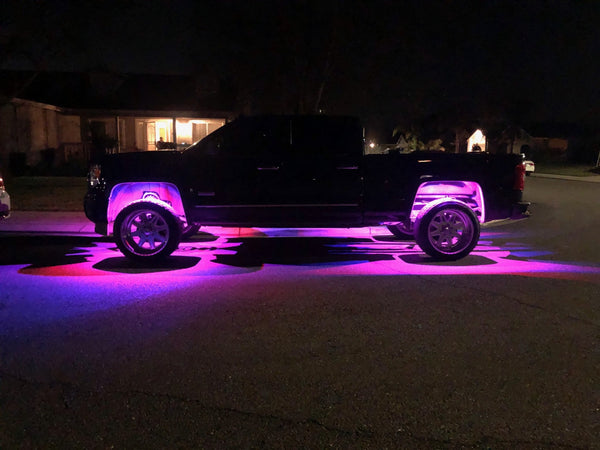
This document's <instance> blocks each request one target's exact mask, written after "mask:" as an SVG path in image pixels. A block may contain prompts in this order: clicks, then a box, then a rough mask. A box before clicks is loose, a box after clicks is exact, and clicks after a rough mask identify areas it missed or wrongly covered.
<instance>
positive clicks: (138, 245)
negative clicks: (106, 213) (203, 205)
mask: <svg viewBox="0 0 600 450" xmlns="http://www.w3.org/2000/svg"><path fill="white" fill-rule="evenodd" d="M178 230H179V228H178V227H177V224H176V222H175V219H174V218H173V216H172V215H171V214H170V213H169V212H168V211H166V210H165V209H164V208H162V207H160V206H158V205H155V204H152V203H145V202H142V203H139V204H133V205H130V206H128V207H127V208H125V209H124V210H123V211H121V213H120V214H119V215H118V216H117V220H115V238H116V241H117V246H118V247H119V249H120V250H121V251H122V252H123V254H125V256H128V257H131V258H134V259H138V260H152V259H158V258H162V257H165V256H167V255H170V254H171V253H172V252H173V251H174V250H175V248H177V245H178V244H179V237H180V233H179V232H178Z"/></svg>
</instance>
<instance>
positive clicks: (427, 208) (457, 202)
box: [415, 197, 471, 229]
mask: <svg viewBox="0 0 600 450" xmlns="http://www.w3.org/2000/svg"><path fill="white" fill-rule="evenodd" d="M446 203H448V204H454V205H462V206H466V207H467V208H469V209H471V207H470V206H469V205H468V204H466V203H465V202H463V201H461V200H458V199H456V198H452V197H444V198H438V199H437V200H433V201H431V202H429V203H427V205H425V207H424V208H423V209H421V211H419V214H417V218H416V220H415V229H416V225H417V224H418V223H419V222H420V221H421V219H422V218H423V216H424V215H425V214H427V213H428V212H429V211H431V210H432V209H433V208H435V207H436V206H437V205H442V204H446Z"/></svg>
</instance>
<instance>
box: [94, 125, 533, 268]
mask: <svg viewBox="0 0 600 450" xmlns="http://www.w3.org/2000/svg"><path fill="white" fill-rule="evenodd" d="M364 143H365V141H364V132H363V128H362V126H361V124H360V121H359V120H358V119H356V118H352V117H343V116H254V117H241V118H239V119H236V120H234V121H232V122H230V123H228V124H226V125H225V126H223V127H221V128H220V129H218V130H216V131H215V132H213V133H212V134H210V135H208V136H207V137H205V138H204V139H202V140H201V141H199V142H197V143H195V144H194V145H192V146H191V147H189V148H188V149H186V150H184V151H182V152H177V151H157V152H135V153H122V154H115V155H107V156H106V157H105V158H104V159H103V160H102V161H100V162H99V164H95V165H94V166H92V170H91V171H90V175H89V186H88V192H87V194H86V197H85V200H84V207H85V212H86V215H87V217H88V218H89V219H90V220H91V221H93V222H95V224H96V231H97V232H98V233H101V234H111V232H112V233H113V234H114V237H115V240H116V243H117V245H118V247H119V249H120V250H121V251H122V252H123V254H124V255H125V256H127V257H129V258H132V259H135V260H138V261H155V260H158V259H161V258H164V257H165V256H168V255H170V254H171V253H172V252H173V251H174V250H175V249H176V248H177V247H178V245H179V242H180V240H181V239H182V238H183V237H184V236H186V235H188V234H192V233H195V232H196V231H198V228H199V227H200V226H208V225H212V226H248V227H253V226H254V227H259V226H260V227H293V228H302V227H339V228H349V227H360V226H378V225H386V226H387V227H388V229H389V230H390V231H391V232H392V233H393V234H394V235H396V236H397V237H399V238H403V239H415V240H416V242H417V244H418V245H419V246H420V248H421V249H422V250H423V251H424V252H425V253H427V254H428V255H430V256H431V257H433V258H435V259H440V260H456V259H459V258H462V257H464V256H466V255H468V254H469V253H470V252H471V250H473V248H474V247H475V245H476V244H477V242H478V240H479V232H480V224H481V223H484V222H487V221H490V220H494V219H500V218H507V217H515V216H518V215H522V214H523V213H525V212H526V210H527V206H528V203H526V202H522V201H521V200H522V191H523V186H524V176H525V172H524V166H523V162H522V158H521V156H520V155H492V154H487V153H469V154H450V153H444V152H423V151H419V152H413V153H408V154H403V153H398V154H385V155H380V154H377V155H375V154H374V155H369V154H365V146H364Z"/></svg>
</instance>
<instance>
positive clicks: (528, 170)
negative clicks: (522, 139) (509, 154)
mask: <svg viewBox="0 0 600 450" xmlns="http://www.w3.org/2000/svg"><path fill="white" fill-rule="evenodd" d="M523 164H524V165H525V175H527V176H529V175H531V174H532V173H533V172H535V163H534V162H533V161H532V160H530V159H527V157H526V156H525V155H523Z"/></svg>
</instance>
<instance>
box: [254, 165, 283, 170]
mask: <svg viewBox="0 0 600 450" xmlns="http://www.w3.org/2000/svg"><path fill="white" fill-rule="evenodd" d="M256 170H279V166H268V167H257V168H256Z"/></svg>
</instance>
